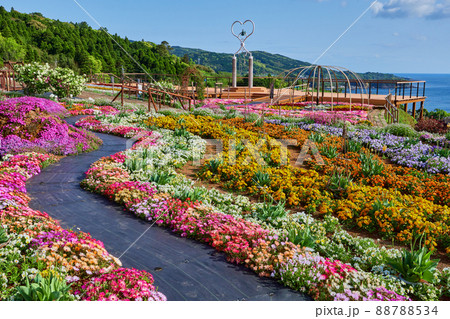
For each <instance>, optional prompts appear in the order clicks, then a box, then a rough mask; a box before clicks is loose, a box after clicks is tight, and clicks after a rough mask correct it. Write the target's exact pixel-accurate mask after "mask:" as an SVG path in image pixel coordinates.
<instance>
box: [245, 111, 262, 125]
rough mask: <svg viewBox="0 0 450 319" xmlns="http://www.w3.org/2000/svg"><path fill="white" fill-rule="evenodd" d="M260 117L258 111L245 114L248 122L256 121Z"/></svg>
mask: <svg viewBox="0 0 450 319" xmlns="http://www.w3.org/2000/svg"><path fill="white" fill-rule="evenodd" d="M259 119H260V116H259V115H258V114H256V113H249V114H247V115H246V116H245V118H244V121H245V122H247V123H256V122H257V121H258V120H259Z"/></svg>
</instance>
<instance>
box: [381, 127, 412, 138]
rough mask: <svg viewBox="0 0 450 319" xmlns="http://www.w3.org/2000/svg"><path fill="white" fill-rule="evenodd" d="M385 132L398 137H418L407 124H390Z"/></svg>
mask: <svg viewBox="0 0 450 319" xmlns="http://www.w3.org/2000/svg"><path fill="white" fill-rule="evenodd" d="M383 131H384V132H385V133H389V134H392V135H396V136H403V137H418V133H417V132H416V131H414V129H413V128H412V127H411V126H409V125H407V124H390V125H388V126H386V127H385V128H384V130H383Z"/></svg>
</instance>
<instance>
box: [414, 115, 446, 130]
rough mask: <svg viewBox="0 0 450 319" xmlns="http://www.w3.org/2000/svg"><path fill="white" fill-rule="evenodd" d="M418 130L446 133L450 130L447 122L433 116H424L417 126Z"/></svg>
mask: <svg viewBox="0 0 450 319" xmlns="http://www.w3.org/2000/svg"><path fill="white" fill-rule="evenodd" d="M415 129H416V131H426V132H430V133H439V134H445V133H447V132H448V128H447V124H445V123H444V122H443V121H439V120H435V119H432V118H426V117H425V118H423V119H421V120H419V121H418V122H417V124H416V126H415Z"/></svg>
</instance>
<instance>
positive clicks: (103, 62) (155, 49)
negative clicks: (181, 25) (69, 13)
mask: <svg viewBox="0 0 450 319" xmlns="http://www.w3.org/2000/svg"><path fill="white" fill-rule="evenodd" d="M115 42H117V43H115ZM119 45H120V46H121V47H123V48H124V49H125V50H126V51H127V52H129V54H130V55H131V56H132V58H133V59H135V60H136V61H137V62H139V64H141V65H142V66H143V67H144V69H145V70H146V71H147V72H150V73H167V74H179V73H181V72H182V70H183V69H184V68H185V67H186V64H185V63H183V62H182V61H181V59H180V58H178V57H176V56H175V55H172V54H170V46H169V44H168V43H167V42H162V43H161V44H158V45H157V44H154V43H151V42H144V41H130V40H128V39H127V38H121V37H119V36H118V35H117V34H116V35H112V36H109V35H108V34H107V33H106V32H104V31H103V30H95V29H93V28H91V27H90V26H89V25H88V24H87V23H86V22H81V23H70V22H69V23H68V22H61V21H59V20H52V19H48V18H45V17H43V16H42V14H40V13H31V14H25V13H20V12H18V11H15V10H14V9H11V12H8V11H7V10H5V8H3V7H0V63H2V61H4V60H12V61H25V62H31V61H37V62H48V63H49V64H51V65H55V64H56V63H57V64H58V66H61V67H69V68H71V69H73V70H75V71H77V72H79V73H83V74H89V73H90V72H92V73H97V72H100V71H101V72H112V73H116V74H120V72H121V68H122V66H123V67H124V69H125V72H130V73H131V72H140V73H142V72H143V70H142V69H141V68H140V67H139V66H137V65H136V63H134V62H133V59H132V58H130V57H129V56H128V55H127V54H126V53H125V52H124V51H123V50H122V49H120V48H119Z"/></svg>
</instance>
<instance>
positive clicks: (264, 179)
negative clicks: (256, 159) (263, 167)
mask: <svg viewBox="0 0 450 319" xmlns="http://www.w3.org/2000/svg"><path fill="white" fill-rule="evenodd" d="M252 182H253V183H255V184H256V185H257V186H259V187H264V186H269V185H270V182H271V179H270V175H269V173H265V172H261V171H257V172H256V173H255V176H253V178H252Z"/></svg>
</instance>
